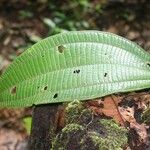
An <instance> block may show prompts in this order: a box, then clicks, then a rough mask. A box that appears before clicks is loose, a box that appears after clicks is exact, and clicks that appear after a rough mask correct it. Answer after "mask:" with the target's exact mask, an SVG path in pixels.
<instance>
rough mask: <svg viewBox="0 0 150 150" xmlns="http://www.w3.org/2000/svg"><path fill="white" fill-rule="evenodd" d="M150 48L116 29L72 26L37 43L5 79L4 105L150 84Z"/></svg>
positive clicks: (1, 83)
mask: <svg viewBox="0 0 150 150" xmlns="http://www.w3.org/2000/svg"><path fill="white" fill-rule="evenodd" d="M149 62H150V54H148V53H146V52H145V51H144V50H143V49H142V48H140V47H139V46H138V45H136V44H134V43H133V42H131V41H128V40H126V39H124V38H122V37H119V36H116V35H114V34H111V33H106V32H98V31H78V32H67V33H62V34H58V35H55V36H51V37H49V38H46V39H44V40H42V41H40V42H38V43H37V44H35V45H33V46H32V47H31V48H29V49H28V50H27V51H26V52H24V53H23V54H22V55H21V56H19V57H18V58H17V59H16V60H15V61H14V62H13V63H12V64H11V65H10V67H8V69H7V70H6V72H5V73H4V74H3V75H2V77H1V79H0V106H16V107H19V106H31V105H32V104H42V103H56V102H64V101H71V100H74V99H78V100H86V99H91V98H96V97H101V96H105V95H108V94H111V93H115V92H125V91H133V90H139V89H143V88H150V63H149Z"/></svg>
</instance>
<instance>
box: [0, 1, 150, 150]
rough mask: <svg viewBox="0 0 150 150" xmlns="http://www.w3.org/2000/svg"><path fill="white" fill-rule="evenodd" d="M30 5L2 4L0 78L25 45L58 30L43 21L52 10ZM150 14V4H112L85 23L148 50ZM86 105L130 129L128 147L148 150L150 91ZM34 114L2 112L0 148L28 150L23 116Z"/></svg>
mask: <svg viewBox="0 0 150 150" xmlns="http://www.w3.org/2000/svg"><path fill="white" fill-rule="evenodd" d="M64 3H65V2H64ZM62 5H64V4H62ZM32 7H33V8H32V9H31V6H30V4H28V2H27V1H23V2H20V3H19V4H18V3H17V2H13V1H12V3H9V4H8V3H6V2H5V1H4V2H3V0H2V2H0V75H1V74H2V73H3V72H4V70H5V69H6V68H7V67H8V65H9V64H10V63H11V62H12V61H13V60H14V59H15V58H16V57H17V56H18V55H20V54H21V53H22V52H23V51H24V50H25V49H26V48H27V47H29V46H31V45H32V44H34V43H35V42H37V41H39V40H40V39H42V38H44V37H47V36H49V35H51V33H52V31H51V30H53V31H54V30H56V29H53V28H52V26H53V22H50V23H49V24H48V23H46V22H45V21H44V20H43V18H51V13H52V10H50V9H48V8H47V7H46V6H45V5H44V4H43V3H42V4H40V3H38V2H37V4H36V5H32ZM27 10H29V11H27ZM122 10H126V11H122ZM149 10H150V5H149V4H148V3H147V2H146V1H144V2H143V3H138V2H137V1H135V2H133V3H130V2H129V3H121V2H115V3H108V4H107V5H106V6H105V7H104V8H103V10H102V12H101V13H99V14H92V13H88V15H85V16H84V20H86V21H87V22H88V29H96V30H103V31H108V32H112V33H115V34H118V35H121V36H123V37H126V38H127V39H130V40H132V41H135V42H136V43H138V44H139V45H141V46H142V47H143V48H144V49H145V50H146V51H148V52H150V15H149V14H150V12H149ZM61 13H63V11H62V12H61ZM68 15H69V14H68ZM50 21H51V20H50ZM69 21H70V20H69ZM69 21H68V22H69ZM72 24H74V21H73V20H72ZM56 26H57V25H56ZM76 30H84V27H80V28H78V27H76ZM55 32H56V33H57V31H55ZM55 32H53V34H54V33H55ZM101 104H102V105H103V107H102V108H101V107H100V106H101ZM85 107H88V108H90V109H92V110H93V111H94V112H95V114H96V115H100V116H102V115H104V116H108V117H111V118H113V119H114V120H116V121H117V122H119V123H120V124H121V125H122V126H124V127H125V128H128V129H129V133H128V134H129V139H130V140H129V142H128V145H127V146H126V147H125V148H124V149H136V150H138V149H139V150H140V149H143V150H145V149H147V150H148V149H150V129H149V125H150V118H148V116H147V115H145V116H144V117H142V116H143V112H145V110H147V109H148V108H149V107H150V91H149V90H144V91H140V92H132V93H126V94H117V95H113V96H108V97H104V98H103V101H101V99H98V100H96V101H94V102H93V101H89V102H87V103H86V106H85ZM31 114H32V110H31V108H23V109H17V110H14V109H1V110H0V150H7V149H9V150H27V140H28V136H29V133H28V132H27V130H26V125H25V123H24V118H26V117H29V116H31ZM149 114H150V113H149Z"/></svg>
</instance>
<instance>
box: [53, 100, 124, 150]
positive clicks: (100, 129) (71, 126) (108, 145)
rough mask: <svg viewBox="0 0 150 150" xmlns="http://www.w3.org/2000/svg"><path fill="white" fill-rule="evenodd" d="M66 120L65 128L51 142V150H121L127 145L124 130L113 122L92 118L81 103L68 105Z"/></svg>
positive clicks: (88, 110)
mask: <svg viewBox="0 0 150 150" xmlns="http://www.w3.org/2000/svg"><path fill="white" fill-rule="evenodd" d="M74 112H75V114H74ZM71 115H72V116H71ZM71 117H72V118H71ZM66 119H67V124H66V126H65V127H64V128H63V129H62V131H61V132H60V133H59V134H58V135H57V136H56V137H55V138H54V140H53V144H52V145H53V148H52V150H70V149H71V150H76V149H80V150H121V149H122V147H123V146H124V145H125V144H126V143H127V130H126V129H124V128H123V127H120V126H119V125H118V124H117V123H116V122H115V121H113V120H110V119H101V118H100V117H96V116H94V115H93V114H92V112H91V110H90V109H85V108H84V107H83V106H82V103H79V102H72V103H70V104H69V105H68V107H67V109H66ZM72 122H73V123H72Z"/></svg>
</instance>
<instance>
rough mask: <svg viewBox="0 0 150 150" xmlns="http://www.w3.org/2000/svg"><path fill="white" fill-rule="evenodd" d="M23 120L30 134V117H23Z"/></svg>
mask: <svg viewBox="0 0 150 150" xmlns="http://www.w3.org/2000/svg"><path fill="white" fill-rule="evenodd" d="M23 122H24V126H25V128H26V130H27V133H28V134H30V132H31V124H32V117H25V118H24V119H23Z"/></svg>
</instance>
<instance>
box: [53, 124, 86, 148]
mask: <svg viewBox="0 0 150 150" xmlns="http://www.w3.org/2000/svg"><path fill="white" fill-rule="evenodd" d="M85 134H86V131H85V129H84V127H82V126H81V125H78V124H68V125H66V126H65V128H63V129H62V132H61V133H60V134H58V135H57V136H56V138H55V139H54V141H53V143H52V150H58V149H64V150H67V149H68V150H70V149H71V148H72V147H74V148H75V149H78V148H79V147H80V144H79V143H80V141H81V140H82V138H83V136H84V135H85Z"/></svg>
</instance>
